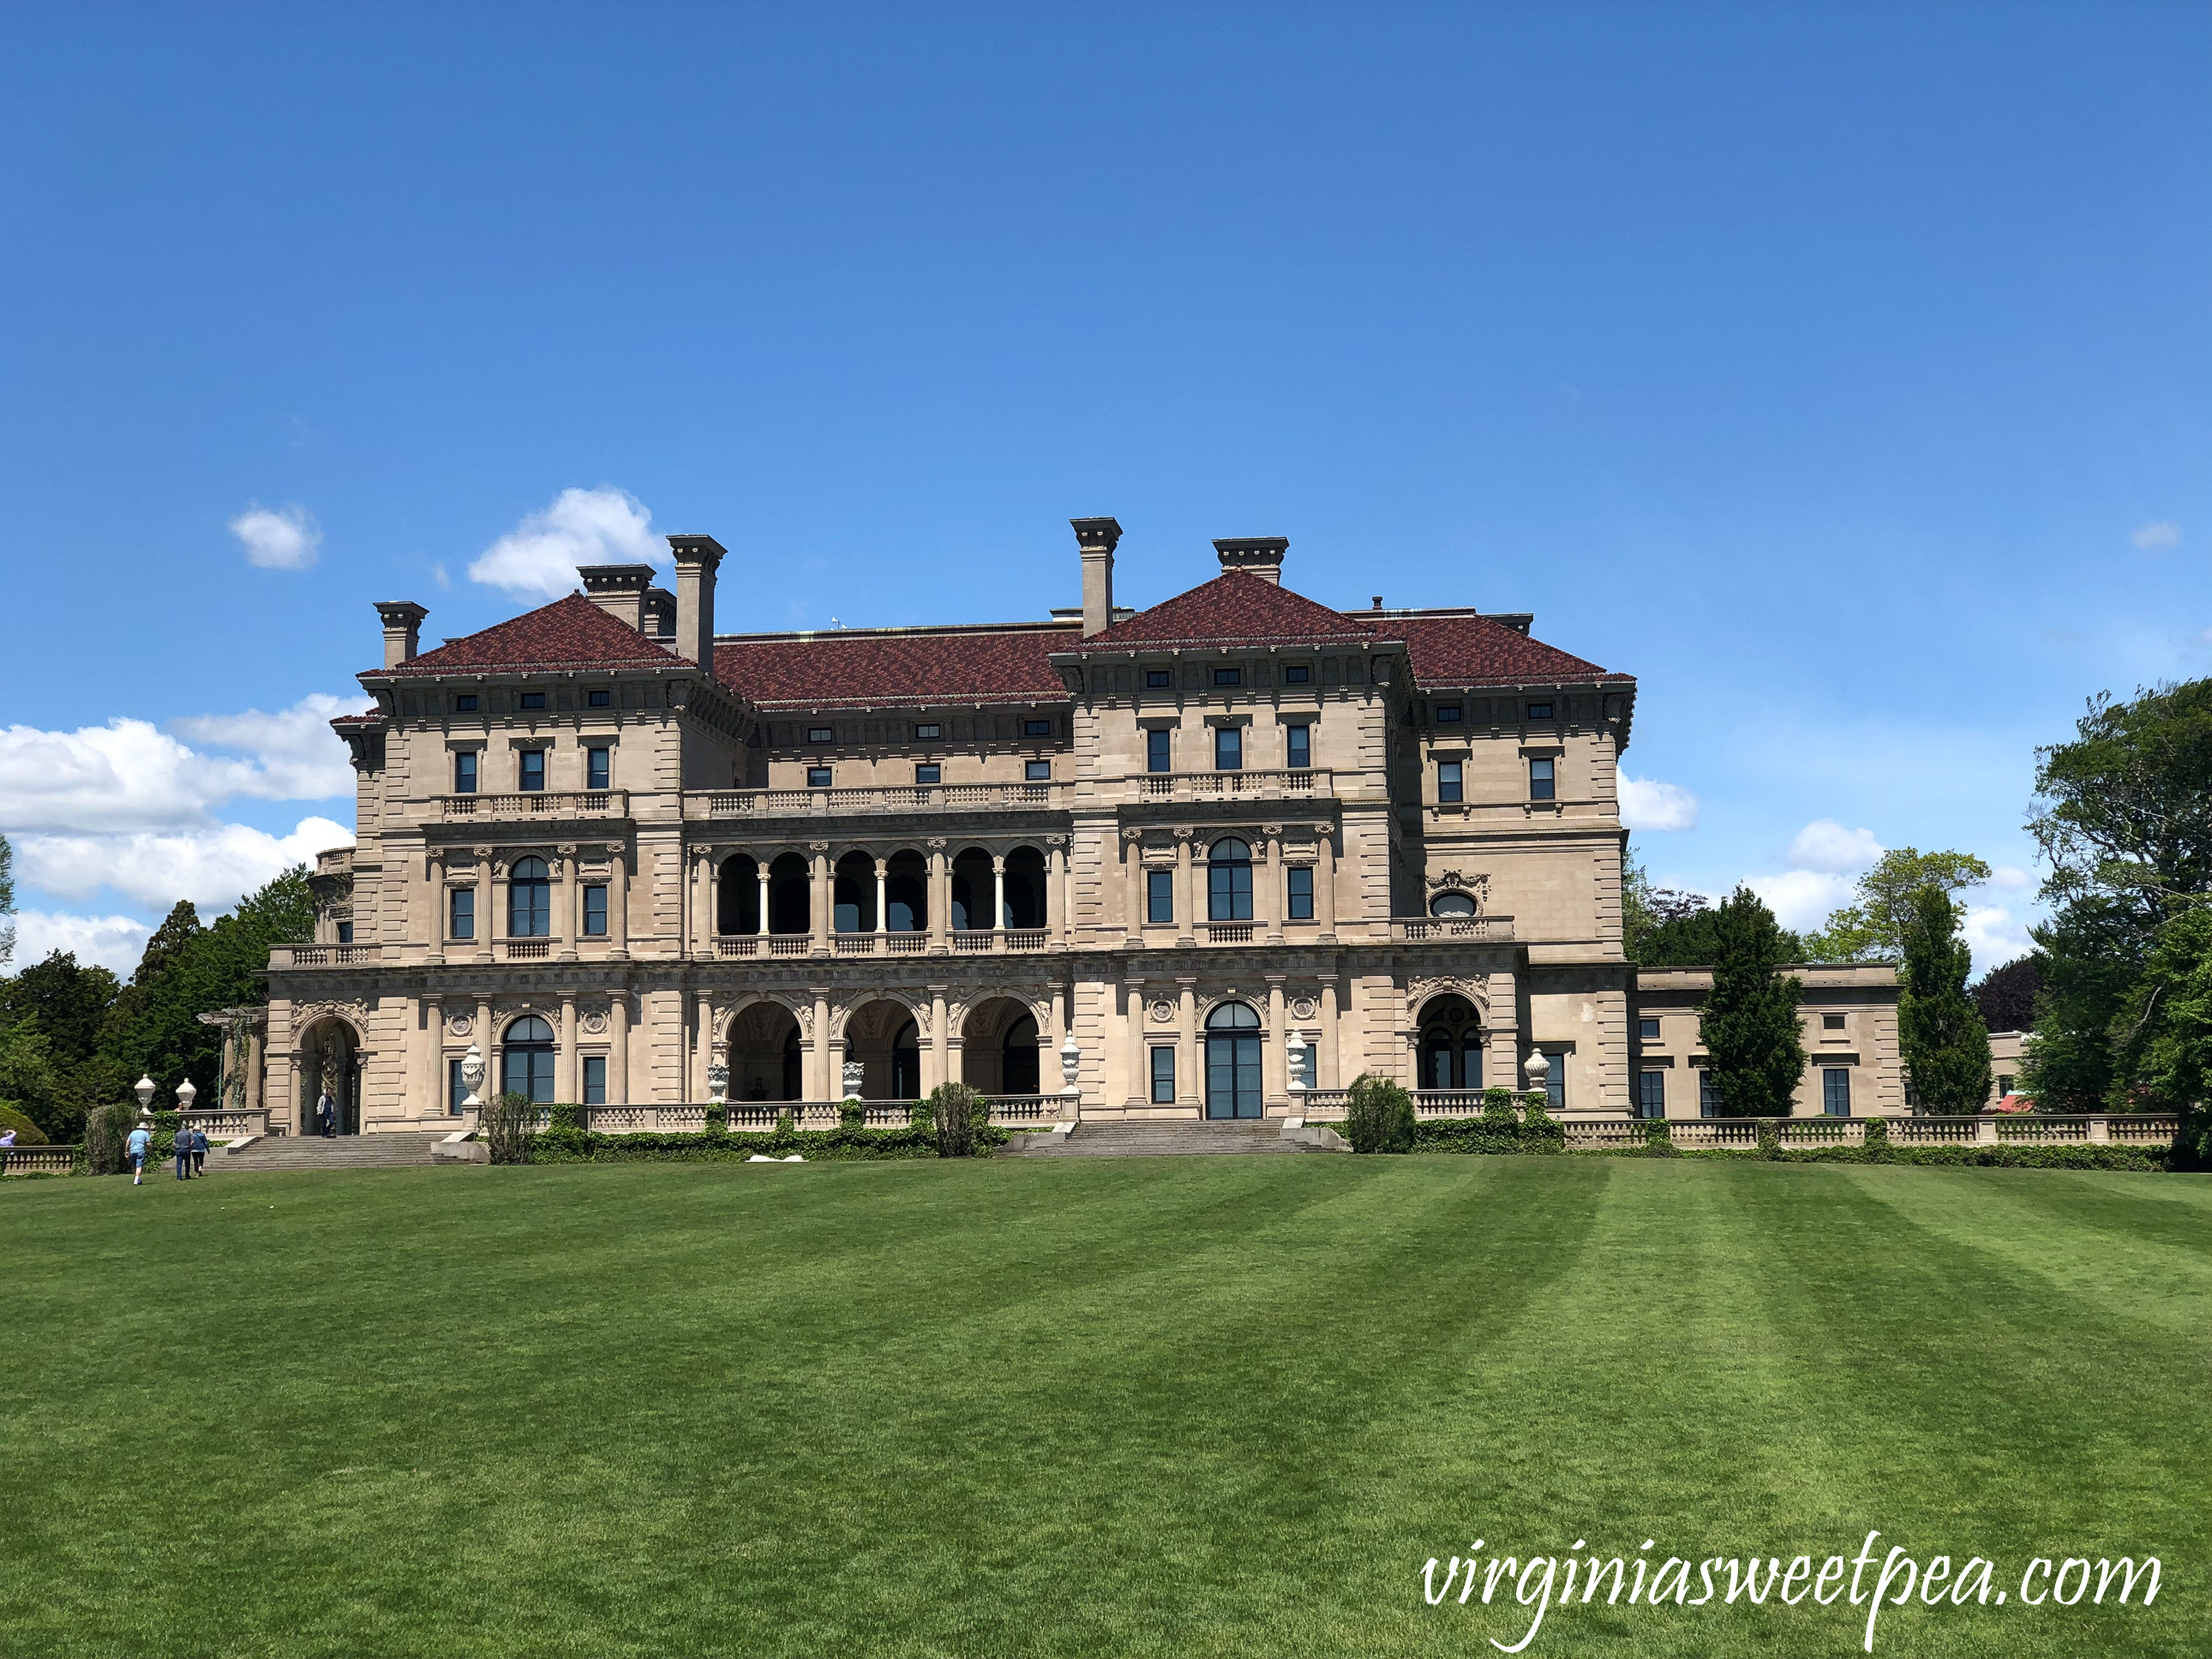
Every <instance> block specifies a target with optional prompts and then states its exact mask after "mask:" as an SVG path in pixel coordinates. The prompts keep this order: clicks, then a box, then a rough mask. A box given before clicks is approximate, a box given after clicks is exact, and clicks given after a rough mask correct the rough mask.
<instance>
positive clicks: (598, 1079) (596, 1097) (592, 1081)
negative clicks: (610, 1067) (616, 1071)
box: [584, 1054, 607, 1106]
mask: <svg viewBox="0 0 2212 1659" xmlns="http://www.w3.org/2000/svg"><path fill="white" fill-rule="evenodd" d="M606 1103H607V1057H606V1056H605V1054H586V1055H585V1056H584V1104H585V1105H586V1106H604V1105H605V1104H606Z"/></svg>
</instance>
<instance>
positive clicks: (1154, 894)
mask: <svg viewBox="0 0 2212 1659" xmlns="http://www.w3.org/2000/svg"><path fill="white" fill-rule="evenodd" d="M1145 920H1146V921H1149V922H1160V923H1165V922H1170V921H1174V920H1175V872H1174V871H1172V870H1147V871H1146V872H1145Z"/></svg>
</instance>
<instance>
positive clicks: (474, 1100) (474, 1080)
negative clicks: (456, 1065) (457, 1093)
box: [461, 1042, 484, 1111]
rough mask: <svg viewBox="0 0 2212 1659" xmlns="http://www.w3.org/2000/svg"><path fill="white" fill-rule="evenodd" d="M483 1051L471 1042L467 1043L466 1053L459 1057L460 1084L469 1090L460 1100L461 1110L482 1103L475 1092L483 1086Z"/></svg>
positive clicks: (476, 1106)
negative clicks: (466, 1095)
mask: <svg viewBox="0 0 2212 1659" xmlns="http://www.w3.org/2000/svg"><path fill="white" fill-rule="evenodd" d="M483 1081H484V1062H483V1050H482V1049H480V1048H477V1045H476V1044H475V1043H473V1042H471V1044H469V1051H468V1053H467V1054H464V1055H463V1056H462V1057H461V1086H462V1087H463V1088H465V1089H466V1090H467V1091H469V1092H468V1097H467V1098H466V1099H465V1100H464V1101H462V1102H461V1109H462V1110H463V1111H468V1110H471V1109H476V1108H478V1107H481V1106H482V1105H483V1098H482V1097H481V1096H480V1095H479V1094H478V1092H477V1091H479V1090H481V1089H482V1088H483Z"/></svg>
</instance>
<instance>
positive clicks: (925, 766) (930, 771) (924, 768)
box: [914, 761, 945, 783]
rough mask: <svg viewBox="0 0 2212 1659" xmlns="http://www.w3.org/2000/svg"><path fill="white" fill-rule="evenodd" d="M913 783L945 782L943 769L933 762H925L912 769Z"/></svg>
mask: <svg viewBox="0 0 2212 1659" xmlns="http://www.w3.org/2000/svg"><path fill="white" fill-rule="evenodd" d="M914 781H915V782H916V783H942V782H944V781H945V769H944V768H943V767H941V766H939V765H938V764H937V763H935V762H933V761H925V762H924V763H922V764H921V765H919V766H917V767H915V769H914Z"/></svg>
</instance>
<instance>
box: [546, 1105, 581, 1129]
mask: <svg viewBox="0 0 2212 1659" xmlns="http://www.w3.org/2000/svg"><path fill="white" fill-rule="evenodd" d="M548 1116H549V1120H550V1121H548V1123H547V1125H546V1127H548V1128H551V1129H580V1128H582V1127H584V1109H583V1108H582V1107H580V1106H556V1107H554V1108H553V1109H551V1111H550V1114H549V1115H548Z"/></svg>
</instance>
